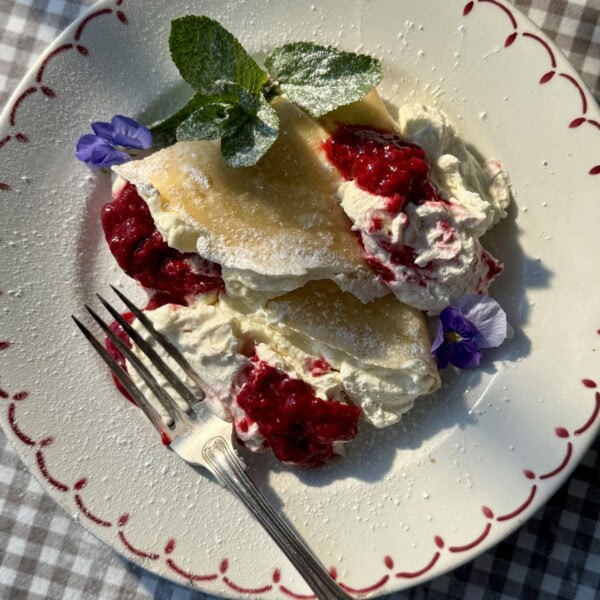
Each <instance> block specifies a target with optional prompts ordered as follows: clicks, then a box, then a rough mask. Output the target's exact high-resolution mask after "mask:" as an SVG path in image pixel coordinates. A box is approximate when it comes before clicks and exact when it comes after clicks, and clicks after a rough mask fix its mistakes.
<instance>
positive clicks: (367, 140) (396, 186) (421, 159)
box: [323, 125, 442, 214]
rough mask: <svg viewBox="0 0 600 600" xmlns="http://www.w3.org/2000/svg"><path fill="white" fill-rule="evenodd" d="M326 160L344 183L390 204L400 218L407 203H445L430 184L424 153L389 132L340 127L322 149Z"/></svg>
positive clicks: (389, 209) (392, 211) (388, 205)
mask: <svg viewBox="0 0 600 600" xmlns="http://www.w3.org/2000/svg"><path fill="white" fill-rule="evenodd" d="M323 147H324V150H325V153H326V155H327V158H328V159H329V161H330V162H331V164H333V165H334V166H335V167H336V169H337V170H338V171H339V172H340V174H341V175H342V177H344V179H346V180H348V181H350V180H353V181H354V183H355V184H356V185H357V186H358V187H359V188H361V189H363V190H365V191H366V192H369V193H370V194H374V195H377V196H386V197H388V198H389V200H388V201H387V203H386V209H387V211H388V212H390V213H391V214H398V213H399V212H400V211H401V210H402V209H403V207H404V205H405V204H406V203H407V202H414V203H416V204H417V203H422V202H425V201H427V200H442V199H441V198H440V197H439V195H438V193H437V190H436V188H435V187H434V186H433V185H432V184H431V182H430V181H429V164H428V162H427V158H426V157H425V151H424V150H423V148H421V147H420V146H417V145H416V144H411V143H410V142H407V141H405V140H403V139H402V138H401V137H400V136H398V135H397V134H395V133H391V132H389V131H381V130H379V129H375V128H374V127H365V126H364V125H340V126H339V127H338V128H337V129H336V130H335V131H334V133H333V134H332V135H331V137H330V138H329V139H328V140H327V141H326V142H325V143H324V145H323Z"/></svg>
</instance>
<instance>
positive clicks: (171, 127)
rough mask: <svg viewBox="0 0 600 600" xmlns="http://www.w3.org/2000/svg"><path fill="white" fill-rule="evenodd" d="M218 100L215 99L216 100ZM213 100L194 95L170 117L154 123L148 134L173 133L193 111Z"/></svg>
mask: <svg viewBox="0 0 600 600" xmlns="http://www.w3.org/2000/svg"><path fill="white" fill-rule="evenodd" d="M217 99H218V98H215V100H217ZM212 101H214V100H213V98H211V97H210V96H204V95H202V94H196V95H195V96H193V97H192V98H191V99H190V100H189V101H188V103H187V104H186V105H185V106H183V107H182V108H180V109H179V110H178V111H177V112H176V113H174V114H173V115H171V116H170V117H168V118H166V119H164V120H163V121H160V122H159V123H156V124H154V125H152V126H151V127H150V132H151V133H152V135H153V136H154V135H156V134H158V133H167V132H171V131H173V132H174V131H175V130H176V129H177V127H179V125H181V123H183V122H184V121H185V120H186V119H187V118H188V117H189V116H190V115H191V114H192V113H193V112H194V111H196V110H198V109H199V108H201V107H203V106H206V105H207V104H210V103H211V102H212Z"/></svg>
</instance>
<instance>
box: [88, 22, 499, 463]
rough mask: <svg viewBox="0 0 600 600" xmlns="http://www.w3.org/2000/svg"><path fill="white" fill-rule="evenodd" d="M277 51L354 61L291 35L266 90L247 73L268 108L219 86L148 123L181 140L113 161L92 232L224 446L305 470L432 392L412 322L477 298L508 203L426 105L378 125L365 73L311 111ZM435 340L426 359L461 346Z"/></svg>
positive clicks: (418, 325)
mask: <svg viewBox="0 0 600 600" xmlns="http://www.w3.org/2000/svg"><path fill="white" fill-rule="evenodd" d="M198 19H202V18H198ZM211 23H212V24H211V26H214V22H211ZM225 33H227V32H225ZM227 35H230V34H227ZM286 52H287V53H288V54H289V55H291V56H292V58H293V60H292V63H293V65H295V66H294V68H298V64H299V63H302V61H305V60H309V61H310V60H316V59H315V56H317V58H318V56H320V55H321V54H325V55H327V56H326V60H325V62H324V63H323V65H325V67H323V68H325V70H326V65H328V64H329V65H330V64H331V63H332V61H334V62H335V61H342V62H343V61H349V62H348V64H349V65H350V66H351V67H352V68H355V65H356V64H358V63H357V62H356V61H359V59H360V57H358V55H350V53H342V52H340V51H337V50H335V49H331V48H324V47H320V46H316V45H310V44H307V43H298V44H291V45H289V47H288V46H284V47H282V49H277V50H275V51H274V52H273V53H272V55H271V57H270V58H268V59H267V61H266V63H267V64H268V65H269V66H270V67H271V68H272V69H274V70H275V72H278V78H279V80H278V83H281V84H282V88H281V89H279V91H278V93H276V94H273V93H272V91H273V89H274V86H275V83H274V82H273V78H271V79H269V78H268V77H267V76H266V75H265V77H263V78H262V79H260V78H261V77H262V76H261V75H260V74H258V75H256V73H255V75H256V77H258V78H259V79H260V80H261V82H262V83H261V84H260V85H261V86H263V87H262V88H261V87H260V86H259V88H258V89H262V90H263V92H264V97H263V96H262V95H261V92H260V91H259V92H256V95H257V98H259V100H260V102H263V100H264V99H265V98H267V99H268V103H266V102H265V104H266V108H265V107H264V106H263V107H262V108H260V107H259V108H257V106H258V102H259V101H258V100H256V103H255V105H252V106H255V108H253V109H252V110H256V111H257V112H256V113H255V115H254V116H252V115H251V116H250V117H248V116H247V114H246V113H245V112H243V111H242V109H240V107H239V106H238V105H237V104H235V102H237V101H238V100H239V101H240V102H241V103H242V104H243V102H245V103H246V104H245V105H244V106H248V105H250V104H249V102H248V101H247V99H246V100H244V98H245V96H244V95H243V94H242V93H241V92H240V90H239V89H238V88H237V87H235V86H234V84H233V83H231V84H230V86H232V87H231V88H227V91H226V92H222V90H221V87H222V83H219V85H220V86H221V87H219V90H221V91H219V94H221V96H214V93H215V92H214V90H213V92H211V93H213V96H206V95H204V96H202V94H203V93H204V92H199V94H200V95H201V98H200V100H198V99H197V98H195V99H192V100H191V101H190V103H189V104H188V105H187V107H184V109H182V110H181V111H179V112H178V113H177V114H176V115H175V117H172V118H171V119H167V121H166V122H167V123H169V124H172V123H173V122H175V123H176V125H178V128H177V134H178V135H179V134H180V133H181V135H182V137H183V141H178V142H176V143H173V144H171V145H168V146H167V147H165V148H163V149H161V150H158V151H156V152H154V153H151V154H150V155H148V156H146V157H145V158H141V159H139V160H135V161H129V162H123V161H122V160H121V159H119V160H118V161H117V162H120V163H122V164H117V165H116V166H114V167H113V170H114V172H115V174H116V176H117V177H116V180H115V182H114V185H113V196H114V200H113V202H111V203H108V204H107V205H106V206H105V207H104V209H103V214H102V222H103V227H104V231H105V235H106V239H107V241H108V244H109V247H110V249H111V251H112V253H113V255H114V256H115V258H116V260H117V262H118V263H119V265H120V266H121V268H123V270H124V271H125V272H126V273H127V274H129V275H130V276H132V277H134V278H136V279H137V280H138V281H139V282H140V283H141V284H142V285H143V286H144V287H145V288H147V289H148V290H150V291H152V292H153V296H152V298H151V300H150V303H149V305H148V308H147V314H148V316H149V317H150V318H151V320H152V321H153V322H154V325H155V327H156V328H157V329H158V330H159V331H162V332H163V333H165V334H166V335H167V336H168V337H169V338H170V339H171V341H173V342H174V343H175V344H176V345H177V346H178V347H179V349H180V350H181V351H182V352H183V354H184V355H185V356H186V358H187V359H188V360H189V361H190V363H191V364H192V365H193V366H194V367H195V368H196V370H197V371H198V373H199V374H200V375H201V377H202V378H203V380H204V381H205V383H206V385H207V387H208V393H207V397H206V401H207V402H209V403H210V404H211V406H212V407H213V409H214V411H215V412H216V413H217V414H219V415H220V416H221V417H223V418H225V419H228V420H231V421H232V422H233V424H234V427H235V433H236V436H237V438H238V440H239V441H240V442H241V443H242V444H243V445H245V446H246V447H247V448H249V449H250V450H253V451H259V450H263V449H267V448H270V449H271V450H272V451H273V452H274V454H275V456H276V457H277V458H278V459H279V460H281V461H283V462H286V463H290V464H294V465H301V466H317V465H319V464H322V463H324V462H325V461H327V460H328V459H329V458H330V457H331V456H333V455H335V454H339V453H340V451H341V448H342V445H343V444H344V443H345V442H348V441H350V440H351V439H353V438H354V436H355V435H356V433H357V430H358V426H359V419H360V418H362V419H363V420H365V421H367V422H369V423H371V424H372V425H374V426H376V427H385V426H388V425H391V424H393V423H395V422H397V421H398V420H399V419H400V418H401V416H402V414H404V413H405V412H406V411H407V410H409V409H410V408H411V407H412V405H413V403H414V402H415V400H417V399H418V398H419V397H421V396H423V395H426V394H430V393H432V392H434V391H435V390H436V389H438V388H439V386H440V376H439V373H438V369H437V366H436V362H435V360H434V357H433V355H432V346H431V340H430V338H429V333H428V327H427V322H426V316H425V312H426V313H428V314H429V315H436V314H439V313H440V312H442V311H447V310H450V309H449V308H448V307H449V305H453V304H455V303H457V302H460V301H461V298H463V297H465V294H479V295H481V294H485V292H486V291H487V289H488V287H489V284H490V282H491V281H492V280H493V279H494V277H495V276H496V275H498V274H499V273H500V272H501V271H502V266H501V265H500V263H499V262H498V261H497V260H496V259H495V258H494V257H492V256H491V254H489V252H488V251H486V250H485V249H484V248H483V246H482V245H481V242H480V237H481V236H482V235H483V234H484V233H485V232H486V231H487V230H489V229H490V228H491V227H492V226H493V225H495V224H496V223H497V222H498V221H499V220H500V219H501V218H503V217H504V216H506V212H505V211H506V207H507V205H508V203H509V201H510V192H509V185H508V180H507V176H506V173H505V172H504V171H503V169H502V168H501V166H500V165H499V164H498V163H495V162H490V163H488V164H486V165H482V164H480V163H479V161H478V160H477V159H476V158H475V157H474V156H473V155H472V154H471V153H470V152H469V150H468V149H467V147H466V145H465V143H464V142H463V141H462V140H461V138H460V137H459V135H458V133H457V132H456V131H455V129H454V128H453V127H452V125H451V124H450V123H449V121H448V119H447V118H446V117H445V115H444V114H443V113H442V112H440V111H439V110H437V109H434V108H428V107H425V106H423V105H420V104H415V105H411V106H403V107H401V109H400V111H399V114H398V116H397V118H393V117H392V115H391V114H390V112H389V111H388V109H387V108H386V106H385V104H384V103H383V101H382V100H381V98H380V97H379V95H378V93H377V91H376V90H375V89H373V87H372V84H373V81H372V80H371V84H370V85H369V86H366V87H365V86H363V87H362V88H360V90H359V91H358V92H356V94H355V95H354V96H348V97H345V101H342V102H337V104H336V103H333V104H331V103H328V102H327V99H328V98H329V97H328V96H327V94H326V93H322V94H321V95H320V96H316V97H315V96H314V89H313V87H314V85H313V81H312V78H313V75H310V76H309V82H310V86H309V88H306V89H305V88H302V85H300V86H299V87H298V85H297V82H298V78H297V77H296V79H294V77H295V75H294V73H292V75H290V74H289V73H288V72H287V71H286V68H287V67H286V63H285V55H286ZM282 53H283V54H282ZM298 53H299V54H298ZM282 56H283V58H282ZM357 57H358V58H357ZM367 58H368V57H367ZM248 60H252V59H250V58H249V57H248ZM369 60H373V59H369ZM282 61H283V62H282ZM353 61H354V62H353ZM359 62H360V61H359ZM361 64H363V63H361ZM282 65H283V66H282ZM323 65H322V66H323ZM178 66H179V65H178ZM363 66H364V65H363ZM257 68H259V67H258V66H257ZM336 68H337V71H339V70H340V69H339V63H338V67H336ZM361 68H362V67H361ZM259 69H260V68H259ZM366 69H367V70H369V69H370V70H371V71H373V70H375V71H376V70H377V69H376V68H375V67H374V66H373V63H368V64H367V67H366ZM277 70H278V71H277ZM180 71H181V72H182V74H183V75H184V77H185V76H186V75H185V74H186V71H185V69H184V68H182V67H180ZM337 71H336V72H337ZM313 72H316V71H313ZM317 73H320V71H319V72H317ZM347 76H348V74H347V73H346V75H345V77H347ZM316 77H317V78H318V77H319V75H318V74H317V75H316ZM194 81H195V82H196V85H198V86H199V88H200V87H201V86H204V85H205V82H204V80H202V81H200V82H199V83H198V79H194ZM375 81H377V80H375ZM286 82H295V85H296V87H294V86H292V85H291V84H290V85H289V91H287V89H286V88H285V86H283V84H285V83H286ZM301 83H302V81H301ZM344 83H346V84H347V82H344ZM245 85H246V86H247V88H250V87H251V85H254V84H249V83H248V82H247V81H246V84H245ZM255 87H256V86H255ZM350 87H352V86H350ZM355 87H356V86H355ZM199 88H197V89H199ZM230 89H234V90H235V94H233V95H230ZM252 89H254V88H252ZM298 89H300V92H298ZM307 89H308V91H307ZM343 89H345V88H343ZM369 90H370V91H369ZM253 93H254V92H253ZM340 93H342V92H339V91H338V92H337V94H338V95H339V94H340ZM353 93H354V92H353ZM310 94H313V96H311V95H310ZM215 97H217V100H214V98H215ZM207 98H208V100H207ZM224 98H225V99H226V101H225V100H224ZM232 98H233V100H232ZM240 98H241V99H242V100H240ZM315 98H316V100H315ZM348 98H350V101H348ZM236 99H237V100H236ZM209 100H210V102H213V101H214V105H210V106H212V108H210V110H209V109H207V108H206V105H207V103H208V102H209ZM311 102H312V104H311ZM190 106H192V108H193V110H195V111H196V112H194V113H192V116H191V117H190V116H189V110H192V109H191V108H189V107H190ZM198 106H199V107H200V108H199V109H198ZM240 106H241V104H240ZM315 107H316V108H315ZM186 110H187V111H188V113H186ZM244 110H247V109H246V108H244ZM261 110H262V111H265V110H266V111H268V112H263V113H261ZM236 111H237V112H236ZM240 111H241V112H240ZM184 113H185V114H184ZM261 114H262V115H263V116H260V115H261ZM182 115H183V116H182ZM231 115H235V118H233V117H232V116H231ZM240 115H242V116H241V117H240ZM185 119H187V120H185ZM210 119H213V121H210ZM215 119H216V120H215ZM228 119H229V120H230V121H228ZM232 119H233V120H232ZM240 119H241V121H240ZM209 121H210V122H209ZM227 122H229V123H230V126H231V127H237V128H238V129H234V134H235V135H233V134H231V132H230V133H229V134H227V133H226V131H227V130H226V129H224V127H226V126H224V125H223V123H227ZM240 122H241V123H242V125H240ZM182 123H183V125H182ZM207 123H208V124H207ZM215 123H216V125H215ZM231 123H233V125H231ZM248 127H251V128H253V129H252V132H251V134H250V135H248V130H247V128H248ZM244 128H246V129H244ZM95 130H96V129H95ZM190 131H192V133H193V135H191V136H190V133H189V132H190ZM224 131H225V133H224ZM273 132H274V134H273ZM236 135H237V136H239V137H241V138H242V139H243V141H244V145H243V148H242V150H241V151H239V152H238V150H239V149H238V150H236V149H235V148H234V150H233V151H232V149H231V148H232V146H231V145H232V143H233V144H235V143H236V139H237V138H236V137H235V136H236ZM227 136H229V137H227ZM190 138H191V139H190ZM197 138H200V139H197ZM265 140H267V141H266V142H265ZM252 144H254V146H252ZM261 144H262V146H261ZM249 147H250V151H249V150H248V148H249ZM236 152H237V154H236ZM253 153H254V154H253ZM249 154H250V155H252V156H250V158H249ZM475 298H477V297H475ZM470 302H471V305H472V304H473V301H472V300H471V301H470ZM452 310H458V309H456V308H454V309H452ZM442 315H444V312H442ZM134 327H136V328H138V327H137V326H136V324H135V323H134ZM469 327H470V325H469V326H468V327H467V329H468V330H469V331H471V329H472V328H471V329H469ZM505 329H506V327H505ZM138 331H139V332H140V333H141V334H142V335H144V329H143V328H142V327H139V328H138ZM440 331H441V330H440ZM461 331H463V330H461ZM464 331H467V330H466V329H465V330H464ZM475 331H476V329H475ZM451 333H452V335H449V336H447V335H446V334H445V333H444V332H442V333H441V334H438V337H439V335H442V338H440V339H439V340H437V339H436V344H437V346H436V347H438V346H440V344H444V343H447V344H451V343H453V342H459V341H461V340H462V339H463V337H464V336H463V337H461V334H460V333H457V331H454V332H451ZM481 333H482V334H485V331H483V330H482V332H481ZM464 335H465V336H466V335H467V334H466V333H465V334H464ZM469 335H470V334H469ZM473 335H475V334H473ZM444 336H446V337H444ZM146 337H147V336H146ZM480 337H481V336H480ZM465 339H466V338H465ZM492 345H493V344H492ZM482 347H484V346H482ZM111 351H112V352H113V353H115V354H116V353H118V351H117V350H116V349H115V348H114V347H113V348H111ZM157 351H159V352H160V350H159V349H157ZM121 358H122V357H121ZM140 358H143V357H142V356H141V354H140ZM165 358H166V357H165ZM166 360H167V361H169V359H168V358H166ZM477 360H478V358H477ZM122 361H124V359H122ZM172 366H173V367H174V368H175V369H176V370H178V367H177V366H176V365H172ZM129 371H130V374H131V376H132V377H133V379H134V381H135V382H136V383H137V384H138V385H139V387H140V388H142V389H143V390H144V391H145V392H147V393H148V394H149V395H151V392H150V391H149V390H147V389H146V388H145V385H144V383H143V381H142V380H141V379H140V378H139V376H138V375H137V373H136V371H135V369H133V368H130V369H129ZM180 375H181V376H182V377H183V378H185V375H184V374H183V373H181V372H180ZM159 378H160V376H159ZM163 383H164V385H165V386H168V384H167V382H166V381H163Z"/></svg>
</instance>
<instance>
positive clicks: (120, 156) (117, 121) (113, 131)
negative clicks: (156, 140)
mask: <svg viewBox="0 0 600 600" xmlns="http://www.w3.org/2000/svg"><path fill="white" fill-rule="evenodd" d="M92 129H93V130H94V135H93V134H91V133H89V134H87V135H83V136H81V137H80V138H79V141H78V142H77V150H76V152H75V154H76V156H77V158H78V159H79V160H81V161H83V162H84V163H87V164H88V165H90V166H92V167H100V168H102V167H111V166H112V165H120V164H121V163H124V162H127V161H128V160H131V155H130V154H129V153H128V152H126V150H147V149H148V148H150V147H151V146H152V134H151V133H150V131H149V130H148V129H147V128H146V127H144V126H143V125H140V124H139V123H138V122H137V121H134V120H133V119H130V118H129V117H124V116H122V115H115V116H114V117H113V118H112V120H111V122H110V123H105V122H103V121H96V122H95V123H92Z"/></svg>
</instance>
